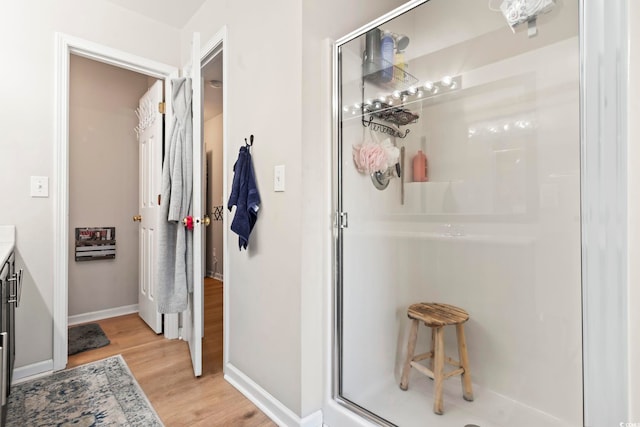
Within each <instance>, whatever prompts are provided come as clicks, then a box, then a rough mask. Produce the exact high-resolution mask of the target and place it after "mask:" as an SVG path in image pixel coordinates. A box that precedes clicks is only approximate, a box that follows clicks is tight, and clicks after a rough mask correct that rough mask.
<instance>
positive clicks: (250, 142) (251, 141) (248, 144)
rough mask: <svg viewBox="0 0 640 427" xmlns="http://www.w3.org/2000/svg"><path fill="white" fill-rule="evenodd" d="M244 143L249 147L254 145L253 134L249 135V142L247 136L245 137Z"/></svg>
mask: <svg viewBox="0 0 640 427" xmlns="http://www.w3.org/2000/svg"><path fill="white" fill-rule="evenodd" d="M244 144H245V145H246V146H247V147H252V146H253V135H251V136H249V142H247V138H245V139H244Z"/></svg>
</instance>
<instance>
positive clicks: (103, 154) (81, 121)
mask: <svg viewBox="0 0 640 427" xmlns="http://www.w3.org/2000/svg"><path fill="white" fill-rule="evenodd" d="M70 81H71V85H70V99H69V158H70V161H69V260H70V262H69V308H68V312H69V316H73V315H78V314H85V313H91V312H95V311H99V310H107V309H111V308H117V307H123V306H128V305H134V304H137V303H138V223H136V222H133V221H132V219H131V217H132V216H133V215H136V214H137V213H138V141H137V139H136V133H135V131H134V128H135V126H136V125H137V124H138V119H137V117H136V115H135V109H136V107H137V106H138V100H139V98H140V97H141V96H142V95H143V94H144V93H145V92H146V91H147V76H145V75H142V74H138V73H134V72H132V71H128V70H124V69H121V68H117V67H114V66H111V65H106V64H103V63H100V62H96V61H92V60H90V59H86V58H82V57H79V56H76V55H72V56H71V63H70ZM103 226H104V227H116V257H115V259H109V260H95V261H83V262H77V261H75V228H76V227H103Z"/></svg>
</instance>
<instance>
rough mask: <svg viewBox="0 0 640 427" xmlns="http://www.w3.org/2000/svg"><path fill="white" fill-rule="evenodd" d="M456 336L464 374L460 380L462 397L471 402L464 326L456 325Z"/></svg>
mask: <svg viewBox="0 0 640 427" xmlns="http://www.w3.org/2000/svg"><path fill="white" fill-rule="evenodd" d="M456 335H457V336H458V356H459V357H460V365H461V366H462V369H464V372H463V373H462V376H461V377H460V379H461V380H462V396H463V397H464V400H468V401H469V402H472V401H473V389H472V388H471V371H470V370H469V355H468V354H467V340H466V338H465V336H464V324H462V323H461V324H459V325H456Z"/></svg>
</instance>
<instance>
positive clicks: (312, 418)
mask: <svg viewBox="0 0 640 427" xmlns="http://www.w3.org/2000/svg"><path fill="white" fill-rule="evenodd" d="M224 379H225V380H227V381H228V382H229V383H230V384H231V385H232V386H234V387H235V388H236V389H238V391H239V392H240V393H242V394H243V395H244V396H245V397H246V398H247V399H249V400H250V401H251V402H253V404H254V405H256V406H257V407H258V408H259V409H260V410H261V411H262V412H264V413H265V414H266V415H267V416H268V417H269V418H271V420H272V421H273V422H274V423H276V424H278V425H279V426H287V427H294V426H296V427H322V411H320V410H318V411H316V412H314V413H312V414H310V415H308V416H306V417H304V418H300V417H299V416H297V415H296V414H295V413H294V412H293V411H291V410H290V409H289V408H287V407H286V406H284V405H283V404H282V403H281V402H280V401H279V400H278V399H276V398H275V397H273V396H272V395H271V394H269V393H268V392H267V391H266V390H265V389H263V388H262V387H260V386H259V385H258V384H256V383H255V382H254V381H253V380H252V379H251V378H249V377H247V376H246V375H245V374H244V373H242V371H240V370H239V369H238V368H236V367H235V366H233V365H232V364H230V363H227V365H226V366H225V368H224Z"/></svg>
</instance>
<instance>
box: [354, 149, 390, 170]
mask: <svg viewBox="0 0 640 427" xmlns="http://www.w3.org/2000/svg"><path fill="white" fill-rule="evenodd" d="M353 161H354V163H355V164H356V167H357V168H358V172H360V173H366V174H371V173H374V172H377V171H383V170H385V169H387V167H388V165H387V150H385V149H384V148H383V147H382V146H380V145H379V144H372V143H367V142H365V143H364V144H357V145H354V146H353Z"/></svg>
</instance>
